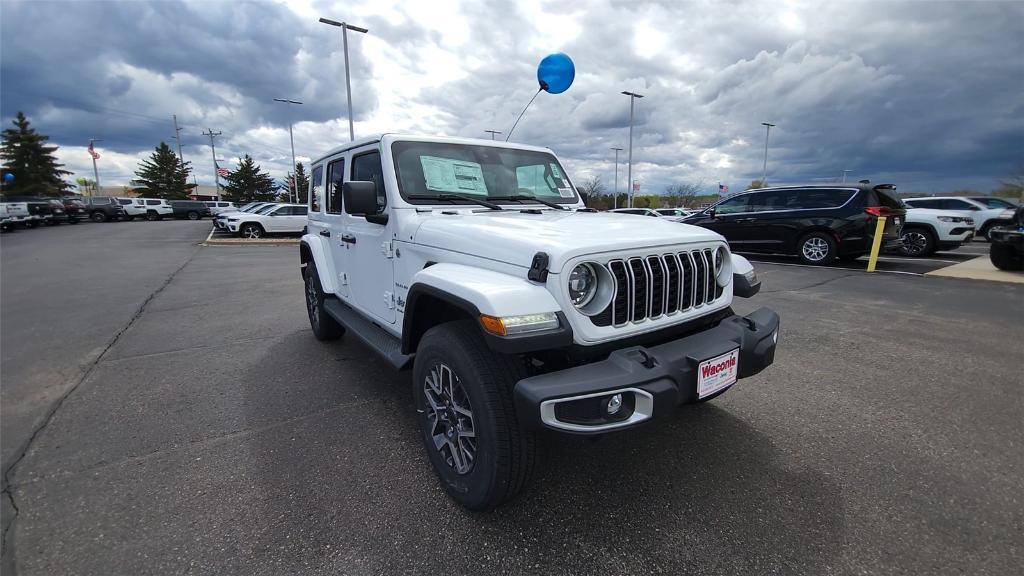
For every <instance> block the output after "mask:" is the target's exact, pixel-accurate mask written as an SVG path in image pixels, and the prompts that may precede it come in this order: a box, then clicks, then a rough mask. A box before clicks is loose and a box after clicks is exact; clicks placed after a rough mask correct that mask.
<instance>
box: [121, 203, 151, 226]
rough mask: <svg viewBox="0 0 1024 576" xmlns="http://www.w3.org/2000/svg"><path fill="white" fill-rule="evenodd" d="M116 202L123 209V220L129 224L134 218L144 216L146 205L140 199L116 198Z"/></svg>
mask: <svg viewBox="0 0 1024 576" xmlns="http://www.w3.org/2000/svg"><path fill="white" fill-rule="evenodd" d="M117 201H118V202H119V203H120V204H121V207H122V208H124V219H125V220H128V221H129V222H131V221H132V220H134V219H135V217H136V216H145V215H146V205H145V203H144V201H143V199H142V198H118V199H117Z"/></svg>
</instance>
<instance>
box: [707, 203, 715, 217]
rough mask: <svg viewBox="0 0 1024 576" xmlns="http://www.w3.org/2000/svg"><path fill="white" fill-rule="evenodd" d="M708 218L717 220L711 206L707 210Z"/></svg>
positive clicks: (713, 208)
mask: <svg viewBox="0 0 1024 576" xmlns="http://www.w3.org/2000/svg"><path fill="white" fill-rule="evenodd" d="M708 216H710V217H712V218H717V216H716V215H715V207H714V206H712V207H711V208H708Z"/></svg>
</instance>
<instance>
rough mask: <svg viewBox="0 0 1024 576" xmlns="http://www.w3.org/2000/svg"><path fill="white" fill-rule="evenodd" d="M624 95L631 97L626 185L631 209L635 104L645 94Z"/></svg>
mask: <svg viewBox="0 0 1024 576" xmlns="http://www.w3.org/2000/svg"><path fill="white" fill-rule="evenodd" d="M622 93H623V94H625V95H626V96H629V167H628V168H627V169H626V170H627V176H626V185H627V186H629V207H630V208H632V207H633V102H635V101H636V99H637V98H643V97H644V95H643V94H637V93H636V92H626V91H625V90H623V91H622Z"/></svg>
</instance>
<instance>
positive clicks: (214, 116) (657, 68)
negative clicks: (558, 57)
mask: <svg viewBox="0 0 1024 576" xmlns="http://www.w3.org/2000/svg"><path fill="white" fill-rule="evenodd" d="M320 16H325V17H328V18H331V19H335V20H347V21H349V22H351V23H353V24H356V25H360V26H364V27H366V28H369V30H370V32H369V34H366V35H363V34H350V36H349V47H350V51H351V66H352V90H353V100H354V108H355V111H354V116H355V130H356V136H357V137H359V136H365V135H368V134H371V133H375V132H383V131H399V132H413V133H426V134H444V135H458V136H470V137H485V138H486V137H488V135H487V134H485V133H484V130H487V129H494V130H504V131H507V130H508V129H509V127H510V126H511V125H512V122H513V121H514V120H515V116H516V115H517V114H518V112H519V111H520V110H521V109H522V107H523V106H524V105H525V104H526V102H527V101H528V100H529V98H530V97H531V96H532V94H533V93H534V92H535V91H536V89H537V83H536V66H537V63H538V62H539V61H540V59H541V58H543V57H544V56H545V55H546V54H549V53H551V52H557V51H561V52H565V53H567V54H568V55H569V56H570V57H571V58H572V59H573V60H574V61H575V64H576V81H575V83H574V84H573V86H572V87H571V88H570V89H569V90H568V91H567V92H565V93H563V94H559V95H551V94H547V93H542V94H541V95H540V96H539V97H538V98H537V101H536V102H535V103H534V105H533V107H532V108H531V109H530V111H529V112H527V114H526V116H525V117H524V119H523V120H522V122H521V123H520V125H519V127H518V128H517V129H516V132H515V135H514V138H513V140H516V141H520V142H525V143H530V144H538V145H544V146H548V147H550V148H552V149H553V150H554V151H555V152H556V153H557V154H558V155H559V156H560V157H561V158H562V159H563V161H564V162H565V164H566V165H567V168H568V169H569V170H570V173H571V174H572V175H573V176H574V180H575V181H576V182H577V184H578V183H579V182H581V181H582V180H583V179H585V178H588V177H591V176H595V175H596V176H600V177H601V178H602V180H603V181H604V182H605V183H607V184H608V185H609V186H610V185H611V183H612V180H613V169H614V162H613V160H612V159H613V152H612V151H611V150H610V148H611V147H613V146H620V147H623V148H625V147H626V146H627V144H628V124H629V100H628V98H627V97H626V96H622V95H621V94H620V92H621V91H623V90H630V91H635V92H640V93H642V94H645V95H646V97H645V98H643V99H642V100H638V101H637V110H636V121H635V122H636V126H635V129H634V143H633V147H634V149H633V172H634V178H636V179H637V180H639V181H640V182H641V183H642V187H643V191H644V192H661V191H663V190H664V188H665V186H666V185H668V184H671V183H673V182H696V181H703V182H704V184H705V186H706V188H707V189H708V190H709V191H712V190H714V189H716V188H717V185H718V182H722V183H724V184H727V185H728V186H730V187H731V188H732V189H734V190H738V189H742V188H743V187H745V186H746V185H747V184H748V183H749V182H750V181H751V180H752V179H754V178H758V177H760V174H761V170H762V161H763V154H764V137H765V135H764V127H763V126H761V122H766V121H767V122H772V123H774V124H777V127H776V128H774V129H773V130H772V133H771V142H770V149H769V158H768V179H769V181H770V182H772V183H796V182H815V181H826V180H829V179H833V180H834V179H836V178H839V177H840V175H841V174H842V171H843V170H844V169H846V170H850V171H851V172H850V177H851V178H856V179H860V178H870V179H871V180H872V181H876V182H878V181H887V182H895V183H897V184H898V185H899V186H900V188H901V189H902V190H904V191H909V190H913V191H922V192H931V191H935V192H940V191H949V190H955V189H958V188H964V187H972V188H976V189H980V190H985V191H987V190H990V189H992V188H993V187H995V186H996V185H997V182H998V180H999V179H1000V178H1004V177H1005V176H1006V175H1008V174H1009V173H1010V171H1011V170H1012V168H1013V166H1014V165H1016V164H1019V163H1021V162H1022V161H1024V57H1022V56H1021V55H1022V54H1024V2H963V3H959V2H908V3H897V2H874V3H865V2H835V3H822V2H798V1H797V2H790V1H786V0H774V1H766V2H745V1H739V0H737V1H708V2H679V1H665V2H633V1H607V0H606V1H600V0H595V1H587V2H572V1H565V0H560V1H553V2H544V1H541V0H516V1H482V0H464V1H459V0H429V1H426V0H423V1H420V0H405V1H404V2H387V1H385V0H369V1H348V2H344V3H341V2H319V1H313V0H302V1H295V2H256V1H252V2H237V1H232V2H227V1H223V2H221V1H210V0H206V1H202V2H170V1H159V2H158V1H151V2H142V1H121V2H112V1H105V2H89V1H76V2H70V1H67V2H45V1H33V2H12V1H8V0H3V1H2V2H0V49H2V50H0V65H2V77H0V96H2V100H0V115H2V120H3V123H4V125H5V126H8V125H9V122H10V119H11V118H12V117H13V115H14V114H15V113H16V112H17V111H18V110H22V111H24V112H25V113H26V114H27V115H28V116H29V119H30V120H31V121H32V122H33V124H34V125H35V127H37V128H38V129H39V130H40V131H41V132H43V133H45V134H48V135H50V136H51V139H52V141H53V142H54V143H56V144H58V145H60V150H59V155H60V157H61V159H62V161H63V162H64V163H65V164H66V165H67V166H68V168H70V169H71V170H73V171H75V172H76V173H78V174H79V175H86V176H91V173H92V166H91V163H90V159H89V156H88V155H87V153H86V151H85V147H86V145H87V144H88V140H89V138H99V139H102V142H101V143H99V144H98V145H97V148H98V150H99V151H100V153H101V154H102V155H103V157H102V158H101V160H100V162H99V166H100V179H101V181H102V183H103V184H104V185H107V184H124V183H127V181H128V180H129V179H130V178H131V177H132V173H133V172H134V170H135V168H136V165H137V162H138V160H139V159H140V158H142V157H145V156H147V155H148V154H149V152H150V151H151V150H152V148H153V147H154V146H156V145H157V144H158V143H159V142H160V141H161V140H164V141H167V142H168V143H171V144H172V146H173V136H174V129H173V125H172V124H171V115H172V114H177V117H178V122H179V126H180V127H181V128H182V131H181V137H182V144H183V147H184V156H185V159H186V160H190V161H192V163H193V166H194V168H195V169H196V175H197V177H198V181H199V183H200V184H210V183H212V180H213V166H212V160H211V153H210V148H209V139H208V138H206V137H204V136H203V134H202V132H203V131H204V130H205V129H207V128H212V129H213V130H214V131H220V132H221V133H222V134H221V136H220V137H218V138H217V141H216V142H217V156H218V157H220V158H224V159H227V160H228V161H227V162H226V163H225V164H227V166H228V167H231V166H233V164H234V159H236V158H237V157H238V156H240V155H242V154H251V155H252V156H253V157H255V158H256V159H257V161H258V162H259V163H260V164H261V165H262V166H263V167H264V168H266V169H268V170H269V171H270V172H271V174H272V175H273V176H275V177H278V178H280V177H283V176H284V175H285V173H286V172H287V171H288V170H289V169H290V152H289V143H288V122H289V114H291V115H293V117H294V120H295V122H296V123H295V148H296V154H297V155H298V156H299V158H300V160H307V161H308V159H309V158H311V157H315V156H317V155H319V154H320V153H322V152H324V151H325V150H327V149H329V148H332V147H334V146H336V145H338V144H340V143H343V142H345V141H347V140H348V124H347V123H348V120H347V115H346V104H345V85H344V78H345V71H344V60H343V57H342V51H341V35H340V31H339V29H337V28H334V27H330V26H326V25H324V24H320V23H318V22H317V19H318V17H320ZM275 97H284V98H291V99H295V100H300V101H302V102H304V104H303V105H302V106H295V107H289V106H287V105H284V104H278V103H275V102H273V101H272V99H273V98H275ZM289 108H292V109H289ZM620 161H621V168H620V187H622V188H625V186H626V184H625V180H626V178H625V169H626V168H625V152H623V153H622V155H621V156H620Z"/></svg>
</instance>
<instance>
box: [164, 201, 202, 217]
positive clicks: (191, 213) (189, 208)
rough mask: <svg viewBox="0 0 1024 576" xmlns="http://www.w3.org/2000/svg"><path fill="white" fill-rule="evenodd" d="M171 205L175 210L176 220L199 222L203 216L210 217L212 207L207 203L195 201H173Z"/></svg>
mask: <svg viewBox="0 0 1024 576" xmlns="http://www.w3.org/2000/svg"><path fill="white" fill-rule="evenodd" d="M170 204H171V208H173V209H174V217H175V218H188V219H189V220H199V219H200V218H202V217H203V216H210V207H209V206H207V205H206V202H197V201H194V200H171V201H170Z"/></svg>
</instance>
